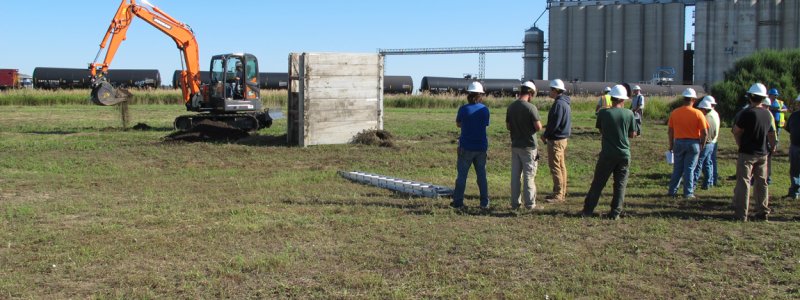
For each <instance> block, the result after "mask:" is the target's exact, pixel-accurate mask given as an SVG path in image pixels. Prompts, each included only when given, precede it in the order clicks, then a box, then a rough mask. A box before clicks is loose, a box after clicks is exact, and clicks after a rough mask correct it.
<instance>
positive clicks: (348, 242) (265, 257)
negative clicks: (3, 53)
mask: <svg viewBox="0 0 800 300" xmlns="http://www.w3.org/2000/svg"><path fill="white" fill-rule="evenodd" d="M75 93H76V96H72V97H82V96H77V95H78V94H79V92H77V91H76V92H75ZM45 98H47V97H46V96H45ZM0 99H2V98H0ZM391 99H393V98H388V97H387V102H388V101H412V100H403V99H400V100H391ZM441 101H448V100H441ZM449 101H461V100H452V99H451V100H449ZM490 101H509V100H490ZM537 101H538V102H537V103H541V104H547V103H549V102H548V100H546V99H544V98H541V99H537ZM53 102H54V103H57V102H56V101H53ZM592 102H593V100H592V99H589V98H587V99H576V105H575V107H574V109H575V112H574V114H575V115H574V118H573V122H574V123H573V124H574V136H573V138H571V139H570V141H569V148H568V151H567V156H568V162H567V164H568V168H569V194H568V202H567V203H566V204H562V205H546V204H545V205H544V209H543V210H541V211H536V212H533V213H530V212H523V213H518V212H513V211H511V210H510V209H509V203H508V198H509V194H510V192H509V188H508V177H509V175H508V173H509V154H508V153H509V148H508V147H509V142H508V137H507V132H506V130H505V127H504V124H503V122H502V120H503V119H504V109H503V108H502V105H501V104H491V105H492V107H493V109H492V116H491V117H492V125H491V126H490V128H489V135H490V143H491V144H490V151H489V165H488V173H489V188H490V195H491V199H492V204H491V205H492V207H493V209H492V210H491V211H490V212H481V211H480V210H478V209H476V207H477V205H478V199H477V187H476V185H475V183H474V178H475V177H474V172H473V173H471V174H470V179H469V180H468V186H467V197H468V198H467V201H466V203H467V205H468V206H470V208H469V209H468V210H467V211H466V212H463V213H459V212H456V211H453V210H452V209H450V208H449V207H448V206H447V203H448V202H449V199H439V200H433V199H419V198H409V197H406V196H403V195H399V194H393V193H391V192H389V191H386V190H382V189H378V188H374V187H370V186H364V185H359V184H354V183H351V182H348V181H346V180H344V179H341V178H339V177H338V175H336V171H338V170H363V171H368V172H374V173H380V174H386V175H392V176H396V177H402V178H408V179H413V180H417V181H425V182H431V183H434V184H439V185H448V186H451V185H452V184H453V180H454V178H455V148H456V145H455V142H456V139H457V137H458V129H457V128H456V127H455V124H454V118H455V109H454V108H395V107H389V108H387V109H386V117H385V124H386V129H387V130H388V131H390V132H392V133H393V134H394V135H395V136H397V137H398V141H397V147H396V148H381V147H373V146H357V145H335V146H315V147H310V148H293V147H286V146H285V145H284V136H283V135H284V134H285V131H286V121H285V120H279V121H276V123H275V125H274V126H273V127H272V128H269V129H264V130H262V131H260V132H259V135H258V136H255V137H251V138H249V139H246V140H243V141H241V142H238V143H194V144H187V143H170V142H164V141H162V137H164V136H166V135H167V134H169V133H170V132H171V130H172V129H171V124H172V120H173V118H174V117H175V116H177V115H180V114H183V113H185V111H184V108H183V107H182V106H181V105H153V104H147V105H144V104H136V105H132V106H131V116H132V122H133V123H134V124H135V123H139V122H141V123H146V124H148V125H150V126H152V127H153V128H154V130H151V131H133V130H130V131H124V130H121V129H120V128H119V120H118V118H119V116H118V112H117V111H116V110H115V109H113V108H109V107H97V106H90V105H73V104H70V105H49V104H48V105H38V106H20V105H4V106H0V153H2V155H0V242H2V243H0V274H2V275H0V298H3V299H5V298H45V299H65V298H100V299H105V298H119V299H131V298H134V299H147V298H165V299H175V298H233V299H242V298H286V297H296V298H311V297H314V298H381V299H385V298H477V299H484V298H511V299H546V298H550V299H562V298H563V299H570V298H645V299H672V298H763V299H773V298H787V299H788V298H798V297H800V289H798V284H797V283H798V282H800V235H798V232H800V222H798V221H800V203H798V202H797V201H789V200H784V199H781V198H780V196H782V195H785V194H786V189H787V188H788V184H789V182H788V178H787V177H788V175H787V174H788V159H787V156H786V155H785V153H786V151H785V146H781V148H782V149H783V150H782V152H781V153H780V154H778V155H777V156H776V157H775V158H774V162H773V164H774V168H775V170H774V174H775V175H774V177H773V180H774V183H773V185H772V186H771V188H772V190H771V192H772V194H773V197H772V204H771V205H772V207H773V208H774V209H775V214H774V218H773V220H774V221H773V222H770V223H735V222H731V221H729V218H730V217H731V215H732V211H731V209H730V207H729V205H730V199H731V197H732V190H733V182H732V181H728V180H724V179H723V181H722V183H723V186H722V187H718V188H714V189H712V190H709V191H698V193H697V195H698V198H699V199H698V200H693V201H686V200H682V199H671V198H668V197H665V196H664V195H665V193H666V183H667V181H668V177H669V173H670V172H671V168H670V166H668V165H666V164H665V163H663V157H662V156H663V152H664V150H666V128H665V127H664V126H663V125H660V124H661V122H658V121H648V123H647V124H645V127H644V134H645V136H644V137H642V138H639V139H637V140H635V141H634V143H633V150H632V152H633V165H632V168H631V170H632V175H631V178H630V182H629V186H628V195H627V198H626V204H627V206H626V209H625V212H624V214H623V219H622V220H621V221H617V222H613V221H607V220H602V219H581V218H579V217H577V213H578V212H579V211H580V208H581V207H582V201H583V197H584V196H585V193H586V192H587V190H588V185H589V182H590V181H591V177H592V172H593V170H594V164H595V160H596V154H597V153H598V151H599V147H600V142H599V140H598V138H599V134H598V133H597V131H596V130H595V129H594V128H593V125H594V114H593V111H591V107H593V105H592V104H591V103H592ZM666 102H667V100H663V101H654V102H653V103H661V104H656V105H654V106H653V107H658V105H663V106H662V107H666ZM398 103H401V102H398ZM438 105H443V104H442V103H439V104H436V105H431V106H438ZM397 106H399V105H397ZM420 106H422V105H420ZM542 106H545V105H542ZM654 110H655V109H654ZM541 113H542V116H546V111H542V112H541ZM664 113H665V112H651V115H656V114H662V115H663V114H664ZM783 137H784V139H785V138H787V137H788V136H787V135H783ZM720 140H721V143H722V144H721V152H720V166H721V170H720V175H721V176H723V177H727V176H729V175H732V174H733V173H734V168H735V167H734V159H735V148H734V145H733V141H732V137H731V135H730V133H729V129H727V128H725V129H722V134H721V138H720ZM543 159H544V157H543ZM542 162H544V160H543V161H542ZM536 182H537V187H538V189H539V192H540V193H539V199H540V200H541V198H543V196H544V195H545V193H546V192H547V191H549V190H551V188H552V181H551V180H550V174H549V171H548V168H547V167H546V163H542V164H540V166H539V171H538V174H537V177H536ZM605 192H606V194H605V195H604V197H603V198H602V200H601V204H600V206H599V207H598V212H602V213H605V212H606V211H607V209H608V203H609V201H610V199H609V198H610V192H611V188H610V185H609V186H607V187H606V190H605Z"/></svg>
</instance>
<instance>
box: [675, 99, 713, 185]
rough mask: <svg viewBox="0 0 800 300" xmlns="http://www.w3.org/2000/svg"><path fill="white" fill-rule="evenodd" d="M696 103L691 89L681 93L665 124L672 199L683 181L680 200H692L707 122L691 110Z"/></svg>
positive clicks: (694, 110)
mask: <svg viewBox="0 0 800 300" xmlns="http://www.w3.org/2000/svg"><path fill="white" fill-rule="evenodd" d="M695 101H697V92H695V90H694V89H692V88H687V89H686V90H684V91H683V105H682V106H681V107H678V108H676V109H675V110H673V111H672V112H671V113H670V115H669V121H667V125H668V127H669V129H668V132H667V134H668V135H669V150H670V151H672V155H673V157H674V163H673V165H672V176H671V177H670V180H669V187H668V189H667V194H668V195H669V196H672V197H676V195H677V193H678V185H680V183H681V180H683V197H684V198H686V199H694V198H695V196H694V189H695V178H694V168H695V167H696V166H697V159H698V158H699V157H700V152H701V151H703V148H704V146H705V143H706V136H707V135H708V122H706V117H705V116H704V115H703V113H702V112H701V111H699V110H697V109H695V108H694V107H693V106H694V102H695Z"/></svg>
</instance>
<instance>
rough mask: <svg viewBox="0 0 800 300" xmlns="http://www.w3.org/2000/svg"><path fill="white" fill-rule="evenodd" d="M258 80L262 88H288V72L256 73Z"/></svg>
mask: <svg viewBox="0 0 800 300" xmlns="http://www.w3.org/2000/svg"><path fill="white" fill-rule="evenodd" d="M258 81H259V82H260V85H261V88H262V89H267V90H285V89H288V88H289V73H273V72H262V73H258Z"/></svg>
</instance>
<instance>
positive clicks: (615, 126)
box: [581, 85, 636, 220]
mask: <svg viewBox="0 0 800 300" xmlns="http://www.w3.org/2000/svg"><path fill="white" fill-rule="evenodd" d="M609 94H610V95H611V101H612V106H611V108H608V109H605V110H601V111H600V112H599V113H598V114H597V123H596V127H597V129H599V130H600V135H602V143H601V150H600V155H599V156H598V158H597V165H596V167H595V169H594V178H593V179H592V185H591V187H590V188H589V192H588V193H587V194H586V198H585V199H584V203H583V212H582V213H581V215H582V216H583V217H591V216H592V215H593V214H594V209H595V207H597V202H598V201H599V200H600V194H601V193H602V192H603V188H604V187H605V186H606V182H608V178H609V177H610V176H611V174H613V175H614V196H613V198H612V199H611V211H610V212H609V213H608V215H607V217H608V218H609V219H612V220H618V219H619V218H620V214H621V213H622V205H623V202H624V199H625V188H626V187H627V185H628V173H629V166H630V162H631V150H630V149H631V146H630V140H629V138H634V137H636V124H635V121H634V117H633V111H631V110H630V109H627V108H623V107H622V105H623V102H625V100H626V99H628V91H627V90H626V89H625V87H624V86H622V85H616V86H614V87H613V88H612V89H611V92H610V93H609Z"/></svg>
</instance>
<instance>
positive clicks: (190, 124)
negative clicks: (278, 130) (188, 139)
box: [174, 112, 272, 132]
mask: <svg viewBox="0 0 800 300" xmlns="http://www.w3.org/2000/svg"><path fill="white" fill-rule="evenodd" d="M204 120H209V121H214V122H222V123H225V124H227V125H228V126H231V127H233V128H236V129H240V130H243V131H247V132H252V131H257V130H259V129H262V128H268V127H270V126H272V118H271V117H270V116H269V114H268V113H267V112H253V113H232V114H213V113H204V114H195V115H183V116H179V117H177V118H175V123H174V125H175V129H177V130H180V131H192V129H193V128H194V127H195V126H196V125H197V124H199V123H200V122H202V121H204Z"/></svg>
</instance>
